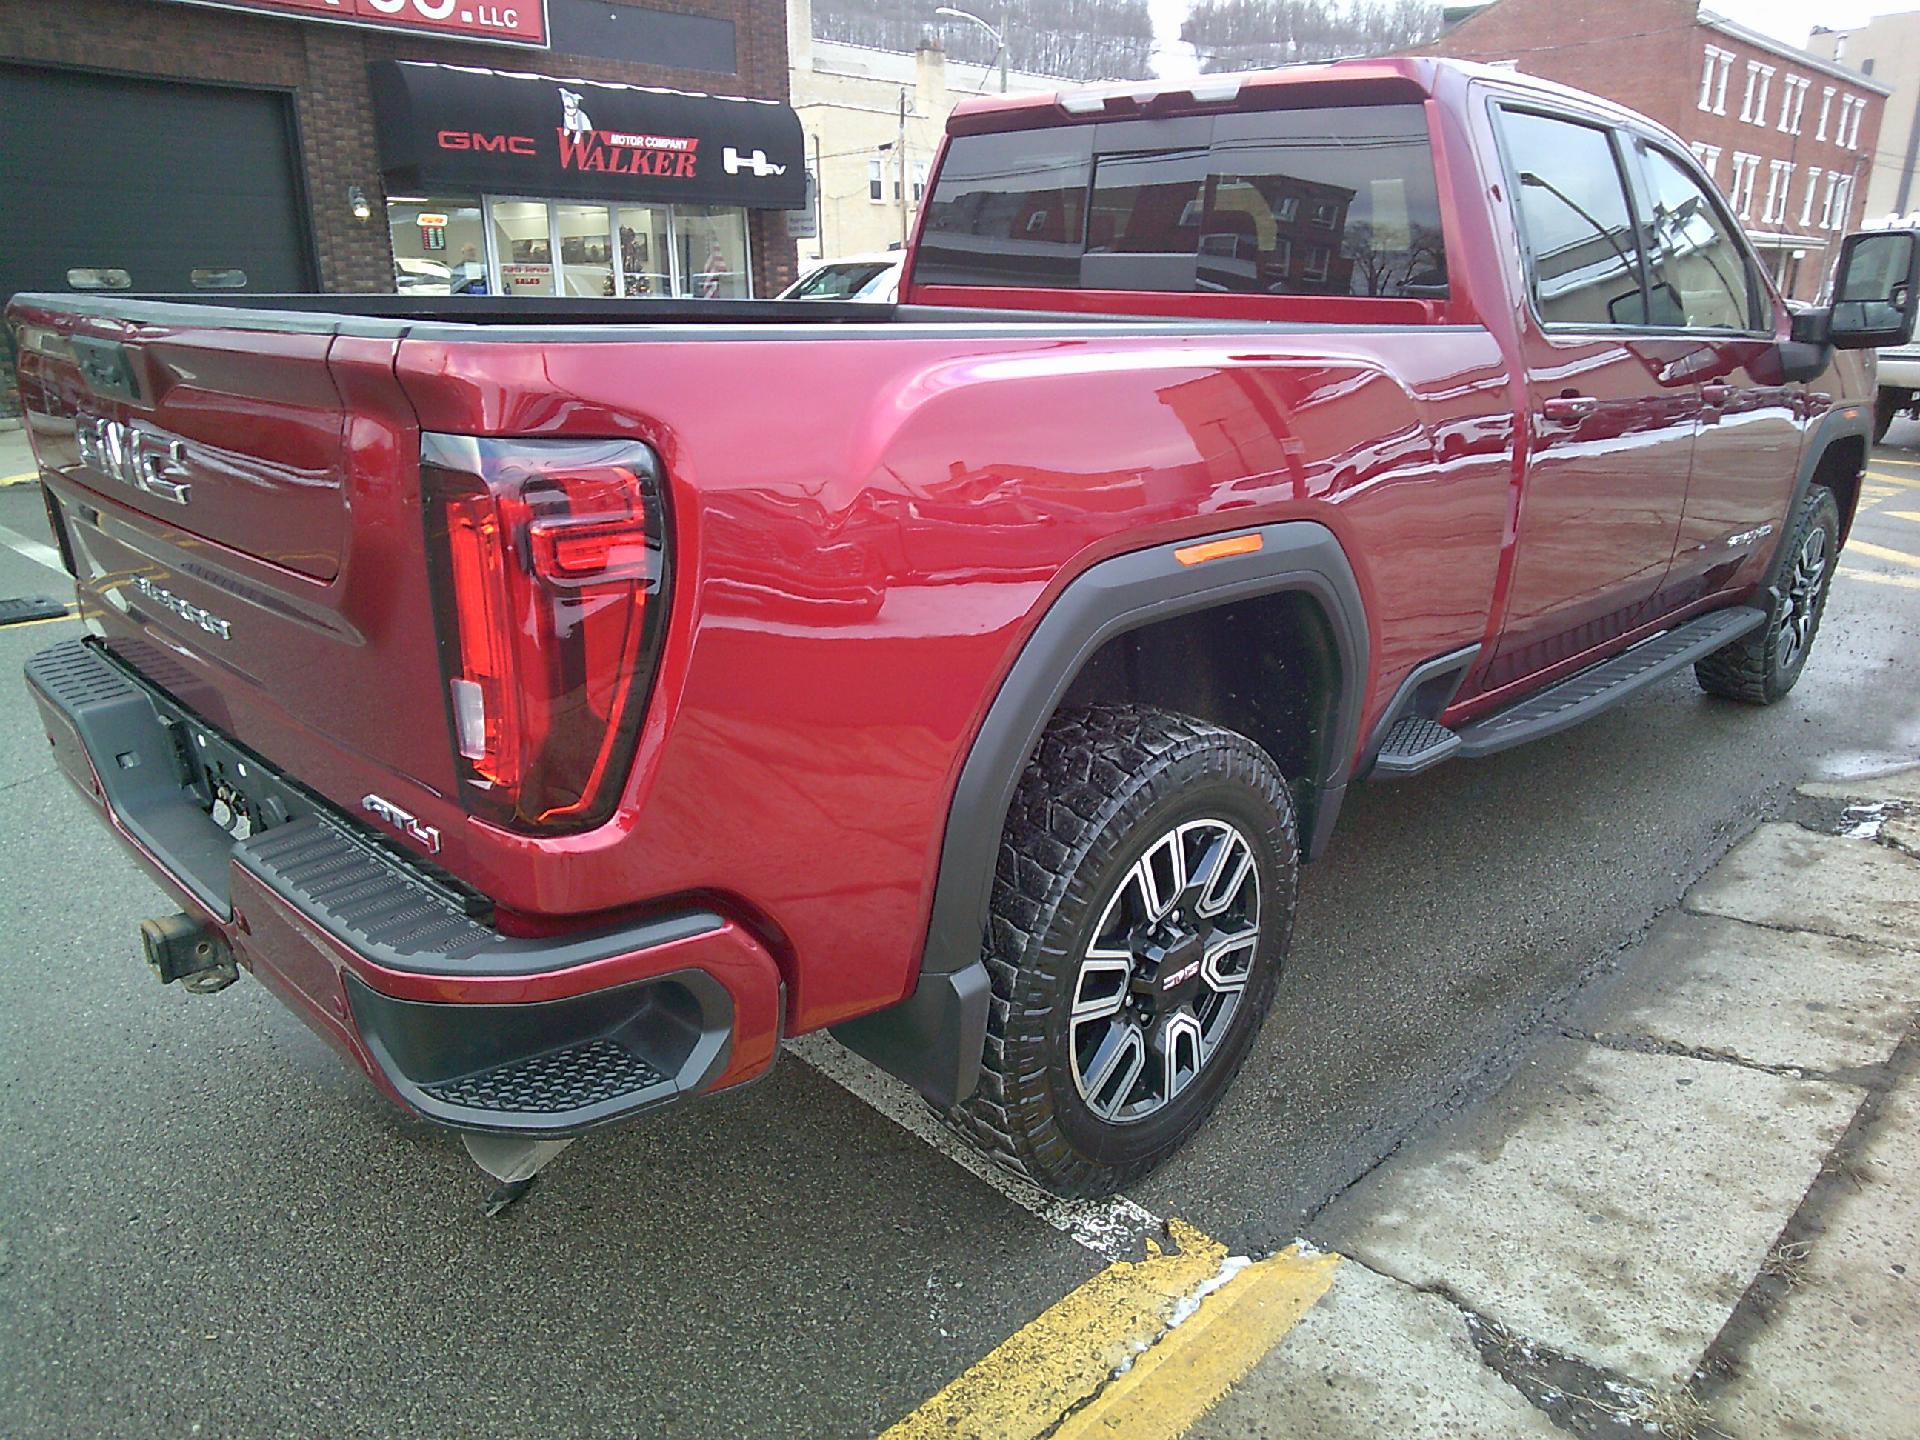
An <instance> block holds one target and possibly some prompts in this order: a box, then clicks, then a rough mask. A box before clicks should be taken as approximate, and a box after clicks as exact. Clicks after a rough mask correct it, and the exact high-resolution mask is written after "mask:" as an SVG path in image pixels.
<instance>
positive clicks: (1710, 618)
mask: <svg viewBox="0 0 1920 1440" xmlns="http://www.w3.org/2000/svg"><path fill="white" fill-rule="evenodd" d="M1766 620H1767V612H1766V611H1764V610H1759V609H1755V608H1753V607H1751V606H1745V605H1742V606H1737V607H1735V608H1733V609H1731V610H1715V611H1713V612H1711V613H1710V614H1706V615H1701V616H1698V617H1696V618H1695V619H1692V620H1689V621H1687V622H1686V623H1685V624H1683V625H1676V626H1674V628H1673V629H1671V630H1664V631H1662V632H1661V633H1660V634H1658V635H1655V636H1652V637H1651V638H1649V639H1646V640H1642V641H1641V642H1640V643H1639V644H1638V645H1635V646H1634V647H1633V648H1632V649H1630V650H1623V651H1621V652H1620V654H1618V655H1615V656H1614V657H1613V658H1612V659H1610V660H1602V661H1601V662H1600V663H1599V664H1598V665H1590V666H1588V667H1587V668H1586V669H1585V670H1582V671H1581V672H1580V673H1579V674H1577V675H1572V676H1569V677H1568V678H1567V679H1565V680H1562V681H1560V682H1558V683H1557V684H1554V685H1549V686H1548V687H1547V688H1546V689H1544V690H1540V691H1536V692H1535V693H1534V694H1532V695H1529V696H1527V697H1526V698H1525V699H1523V700H1520V701H1518V702H1516V703H1515V704H1513V705H1511V706H1509V707H1508V708H1507V709H1505V710H1500V711H1496V712H1495V713H1494V714H1492V715H1488V716H1485V717H1483V718H1481V719H1479V720H1473V721H1470V722H1468V723H1467V724H1465V725H1463V726H1461V727H1460V728H1459V729H1458V730H1449V729H1447V728H1446V727H1445V726H1443V725H1440V724H1437V723H1435V722H1434V721H1432V720H1425V719H1421V718H1420V717H1418V716H1412V715H1409V716H1404V717H1402V718H1401V719H1400V720H1398V721H1396V722H1395V723H1394V725H1393V728H1392V729H1391V730H1389V731H1388V732H1387V738H1386V742H1385V743H1384V744H1383V745H1382V746H1381V747H1380V753H1379V756H1378V758H1376V759H1375V761H1374V765H1373V772H1372V774H1373V777H1374V778H1376V779H1383V780H1386V779H1398V778H1400V777H1402V776H1406V775H1417V774H1419V772H1420V771H1422V770H1425V769H1427V768H1429V767H1430V766H1433V765H1437V764H1439V763H1440V762H1441V761H1442V760H1446V759H1449V758H1451V757H1452V756H1455V755H1463V756H1466V757H1467V758H1469V759H1472V758H1475V757H1478V756H1481V755H1491V754H1493V753H1494V752H1496V751H1499V750H1505V749H1508V748H1509V747H1511V746H1514V745H1521V744H1524V743H1526V742H1527V741H1529V740H1538V739H1540V738H1541V737H1542V736H1545V735H1553V734H1556V733H1558V732H1559V731H1561V730H1566V729H1569V728H1570V727H1572V726H1575V725H1578V724H1579V723H1580V722H1581V721H1583V720H1590V719H1592V718H1593V717H1594V716H1595V715H1597V714H1599V713H1600V712H1601V711H1602V710H1605V709H1606V708H1607V707H1608V706H1610V705H1613V704H1616V703H1618V702H1619V701H1621V700H1624V699H1626V698H1627V697H1628V696H1629V695H1634V694H1637V693H1638V692H1640V691H1641V690H1644V689H1646V687H1647V686H1649V685H1651V684H1653V683H1654V682H1655V681H1657V680H1664V679H1666V677H1667V676H1669V675H1671V674H1673V673H1674V671H1676V670H1679V669H1682V668H1684V667H1685V666H1688V665H1691V664H1692V663H1693V662H1694V661H1696V660H1700V659H1703V658H1705V657H1706V656H1708V655H1711V654H1712V653H1713V652H1714V651H1716V650H1718V649H1720V648H1721V647H1722V646H1724V645H1730V644H1732V643H1733V642H1734V641H1735V640H1738V639H1739V638H1740V637H1741V636H1743V635H1746V634H1749V633H1750V632H1752V631H1754V630H1757V629H1759V628H1760V627H1761V626H1762V625H1764V624H1765V623H1766Z"/></svg>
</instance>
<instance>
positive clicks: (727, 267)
mask: <svg viewBox="0 0 1920 1440" xmlns="http://www.w3.org/2000/svg"><path fill="white" fill-rule="evenodd" d="M673 220H674V229H675V231H676V232H677V234H678V245H677V249H678V250H679V254H680V293H681V295H682V296H684V297H687V298H690V299H695V300H744V299H746V298H747V297H748V296H750V295H751V294H752V293H753V285H752V282H751V280H750V279H749V276H748V264H747V212H746V211H745V210H742V209H740V208H739V207H738V206H735V205H676V206H674V207H673Z"/></svg>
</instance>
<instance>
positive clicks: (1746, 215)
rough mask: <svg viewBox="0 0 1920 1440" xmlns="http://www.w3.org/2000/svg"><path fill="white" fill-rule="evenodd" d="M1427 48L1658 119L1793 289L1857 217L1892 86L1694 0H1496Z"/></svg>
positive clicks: (1805, 286) (1808, 283)
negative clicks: (1574, 0) (1570, 0)
mask: <svg viewBox="0 0 1920 1440" xmlns="http://www.w3.org/2000/svg"><path fill="white" fill-rule="evenodd" d="M1459 13H1460V12H1459V11H1457V10H1455V11H1450V12H1449V15H1450V17H1451V16H1456V15H1458V14H1459ZM1424 48H1425V50H1426V51H1427V53H1432V54H1438V55H1450V56H1453V57H1455V58H1457V59H1462V60H1474V61H1479V62H1481V63H1483V64H1493V65H1510V66H1512V67H1513V68H1515V69H1517V70H1520V71H1523V72H1525V73H1526V74H1529V75H1539V76H1541V77H1542V78H1544V79H1548V80H1556V81H1559V82H1561V83H1562V84H1566V85H1573V86H1577V87H1579V88H1580V89H1582V90H1588V91H1592V92H1593V93H1595V94H1599V95H1604V96H1606V97H1607V98H1609V99H1611V100H1617V101H1619V102H1620V103H1621V104H1623V105H1629V106H1631V107H1632V108H1634V109H1635V110H1638V111H1640V112H1642V113H1643V114H1646V115H1649V116H1651V117H1652V118H1653V119H1655V120H1658V121H1659V122H1660V123H1661V124H1663V125H1665V126H1666V127H1667V128H1668V129H1670V130H1672V131H1674V132H1675V133H1676V134H1678V135H1679V136H1680V137H1681V138H1682V139H1684V140H1686V141H1687V143H1688V144H1689V145H1691V146H1692V148H1693V153H1694V154H1695V155H1696V156H1697V157H1699V160H1700V163H1701V164H1702V165H1703V166H1704V167H1705V168H1706V170H1707V172H1708V174H1710V175H1711V176H1712V177H1713V180H1714V182H1715V183H1716V184H1717V185H1718V186H1719V187H1720V190H1721V192H1722V193H1723V194H1724V195H1725V196H1726V197H1727V200H1728V203H1729V204H1730V206H1731V207H1732V209H1733V210H1734V212H1735V213H1736V214H1737V215H1738V216H1739V217H1740V221H1741V223H1742V224H1743V225H1745V226H1746V229H1747V233H1748V235H1749V237H1751V239H1752V240H1753V242H1754V246H1755V248H1756V249H1757V250H1758V251H1759V252H1760V256H1761V259H1762V260H1763V261H1765V262H1766V263H1767V265H1768V266H1769V267H1770V268H1771V269H1772V271H1773V273H1774V278H1775V279H1776V280H1777V281H1778V282H1779V283H1780V285H1781V288H1782V289H1783V290H1784V291H1785V292H1786V293H1787V294H1789V295H1793V296H1796V297H1799V298H1803V299H1805V298H1812V297H1813V296H1815V295H1817V294H1818V293H1819V290H1820V286H1821V285H1822V283H1823V282H1824V281H1825V278H1826V274H1827V271H1828V269H1829V268H1830V266H1831V262H1832V259H1833V256H1834V254H1835V253H1836V252H1837V250H1838V246H1837V244H1835V243H1834V242H1835V241H1836V240H1837V237H1838V236H1839V235H1840V234H1841V233H1842V232H1844V231H1846V230H1848V229H1851V228H1855V227H1857V226H1858V224H1859V222H1860V219H1861V215H1862V207H1863V203H1864V191H1865V188H1866V186H1865V177H1866V174H1867V172H1868V169H1869V167H1870V164H1871V158H1872V156H1873V154H1874V150H1875V146H1876V144H1877V143H1878V140H1879V135H1880V122H1881V117H1882V113H1883V111H1884V109H1885V104H1886V98H1887V94H1888V90H1887V88H1886V87H1885V86H1884V85H1881V84H1879V83H1877V82H1876V81H1874V80H1872V79H1869V78H1868V77H1866V76H1864V75H1861V74H1859V73H1858V72H1856V71H1853V70H1849V69H1846V68H1844V67H1842V66H1840V65H1836V64H1834V63H1833V62H1832V61H1831V60H1826V59H1822V58H1820V57H1819V56H1816V55H1812V54H1809V53H1807V52H1806V51H1804V50H1796V49H1795V48H1794V47H1792V46H1791V45H1785V44H1782V43H1781V42H1779V41H1777V40H1774V39H1771V38H1770V37H1768V36H1765V35H1762V34H1760V33H1758V32H1757V31H1754V30H1749V29H1747V28H1746V27H1745V26H1743V25H1737V24H1735V23H1734V22H1733V21H1731V20H1727V19H1724V18H1722V17H1721V16H1719V15H1716V14H1714V13H1713V12H1712V11H1711V10H1708V9H1705V8H1704V7H1702V6H1700V5H1699V4H1698V3H1697V0H1582V3H1580V4H1578V5H1568V4H1565V3H1563V0H1492V3H1490V4H1487V5H1484V6H1481V7H1480V8H1479V9H1477V10H1474V11H1472V12H1471V13H1469V14H1467V15H1466V16H1465V18H1463V19H1459V20H1458V22H1457V23H1455V24H1453V25H1451V26H1450V27H1449V28H1448V29H1447V30H1446V31H1445V32H1444V33H1443V34H1442V35H1441V37H1440V39H1439V40H1437V41H1435V42H1434V43H1433V44H1432V45H1430V46H1427V47H1424Z"/></svg>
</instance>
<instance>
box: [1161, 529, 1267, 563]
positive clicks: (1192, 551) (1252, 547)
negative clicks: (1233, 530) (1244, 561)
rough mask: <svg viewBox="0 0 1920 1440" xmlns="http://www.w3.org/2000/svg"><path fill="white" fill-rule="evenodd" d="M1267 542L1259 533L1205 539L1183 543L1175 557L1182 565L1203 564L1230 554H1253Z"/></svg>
mask: <svg viewBox="0 0 1920 1440" xmlns="http://www.w3.org/2000/svg"><path fill="white" fill-rule="evenodd" d="M1265 543H1266V542H1265V541H1264V540H1262V539H1261V538H1260V537H1259V536H1258V535H1234V536H1230V537H1229V538H1227V539H1225V540H1203V541H1201V542H1200V543H1199V544H1198V545H1182V546H1181V547H1180V548H1179V549H1178V550H1176V551H1174V552H1173V558H1174V559H1176V560H1178V561H1179V562H1180V563H1181V564H1182V565H1202V564H1205V563H1206V562H1207V561H1209V560H1224V559H1226V558H1227V556H1229V555H1251V554H1253V552H1254V551H1256V550H1258V549H1259V548H1260V547H1261V546H1262V545H1264V544H1265Z"/></svg>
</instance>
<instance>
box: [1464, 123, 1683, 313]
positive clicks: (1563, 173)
mask: <svg viewBox="0 0 1920 1440" xmlns="http://www.w3.org/2000/svg"><path fill="white" fill-rule="evenodd" d="M1500 133H1501V137H1502V139H1503V140H1504V141H1505V143H1506V150H1507V159H1508V162H1509V164H1510V165H1511V167H1512V170H1513V177H1514V180H1515V181H1516V182H1517V184H1518V186H1519V191H1518V194H1517V195H1516V196H1515V197H1514V198H1515V208H1516V210H1517V211H1518V214H1519V220H1520V229H1521V233H1522V234H1523V235H1524V236H1525V237H1526V242H1527V249H1528V251H1529V253H1530V254H1531V256H1532V274H1531V276H1530V281H1531V283H1532V286H1533V300H1534V305H1535V307H1536V308H1537V309H1538V311H1539V313H1540V318H1541V319H1542V320H1543V321H1544V322H1545V323H1547V324H1549V325H1579V326H1593V325H1645V324H1646V323H1647V308H1646V299H1645V296H1644V294H1643V293H1642V290H1641V285H1640V270H1641V257H1640V246H1639V241H1638V240H1637V239H1636V237H1635V235H1634V231H1633V212H1632V211H1631V210H1629V209H1628V207H1627V192H1626V186H1625V184H1624V182H1623V181H1622V178H1621V175H1620V166H1619V164H1618V162H1617V161H1616V160H1615V158H1614V152H1613V142H1612V141H1611V140H1610V139H1609V138H1608V135H1607V132H1606V131H1605V130H1601V129H1598V128H1596V127H1594V126H1591V125H1580V124H1576V123H1574V122H1573V121H1570V120H1559V119H1555V118H1553V117H1551V116H1547V115H1534V114H1529V113H1527V112H1524V111H1518V110H1506V111H1502V112H1501V114H1500Z"/></svg>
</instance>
